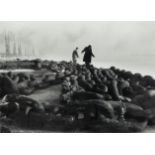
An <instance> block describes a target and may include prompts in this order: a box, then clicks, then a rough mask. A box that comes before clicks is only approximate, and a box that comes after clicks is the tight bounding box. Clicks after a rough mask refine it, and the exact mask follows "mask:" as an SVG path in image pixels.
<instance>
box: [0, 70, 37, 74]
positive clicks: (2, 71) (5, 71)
mask: <svg viewBox="0 0 155 155" xmlns="http://www.w3.org/2000/svg"><path fill="white" fill-rule="evenodd" d="M10 71H11V72H33V71H34V70H33V69H0V73H7V72H10Z"/></svg>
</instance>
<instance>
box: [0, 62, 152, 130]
mask: <svg viewBox="0 0 155 155" xmlns="http://www.w3.org/2000/svg"><path fill="white" fill-rule="evenodd" d="M22 63H23V64H24V62H22ZM33 63H34V64H35V67H34V68H36V69H37V70H38V71H39V72H41V74H39V75H37V74H33V73H29V74H28V73H12V72H8V73H6V74H4V73H3V74H1V76H0V95H1V104H0V112H1V116H2V117H4V116H5V117H9V118H12V119H13V120H15V121H18V122H19V124H23V123H24V125H26V126H27V127H32V126H33V127H37V128H38V127H39V128H41V129H46V130H47V129H48V130H50V131H53V130H55V131H63V132H139V131H143V130H144V129H145V128H146V127H147V126H148V125H154V124H155V80H154V79H153V78H152V77H151V76H142V75H141V74H139V73H136V74H133V73H132V72H129V71H125V70H120V69H117V68H115V67H111V68H108V69H106V68H96V67H94V66H92V65H91V66H90V67H86V66H85V65H79V64H77V66H76V69H75V68H74V67H73V65H72V63H71V62H66V61H61V62H55V61H47V60H46V61H41V60H35V61H34V60H33ZM33 63H32V61H29V62H28V63H26V64H31V65H32V66H33V65H34V64H33ZM31 65H30V66H29V65H28V66H29V67H30V68H31V67H32V66H31ZM42 70H45V71H44V73H45V72H46V71H47V72H48V71H49V72H51V73H53V74H52V75H51V74H46V75H45V74H42ZM53 75H54V76H53ZM57 84H59V85H61V86H62V94H61V97H60V104H54V103H40V102H38V101H36V100H34V99H32V98H30V97H28V96H27V95H29V94H32V93H33V92H34V91H36V90H38V89H44V88H46V87H49V86H51V85H57ZM53 128H54V129H53Z"/></svg>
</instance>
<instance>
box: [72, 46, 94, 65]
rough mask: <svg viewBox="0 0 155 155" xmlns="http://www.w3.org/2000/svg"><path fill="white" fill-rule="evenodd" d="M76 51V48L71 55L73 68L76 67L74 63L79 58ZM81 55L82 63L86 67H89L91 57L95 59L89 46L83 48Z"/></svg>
mask: <svg viewBox="0 0 155 155" xmlns="http://www.w3.org/2000/svg"><path fill="white" fill-rule="evenodd" d="M77 50H78V47H76V49H75V50H74V51H73V54H72V59H73V65H74V66H76V62H77V60H76V59H77V58H78V57H79V56H78V52H77ZM81 53H84V57H83V61H84V62H85V64H86V67H89V66H90V64H91V60H92V57H95V56H94V54H93V52H92V46H91V45H89V46H87V47H85V48H84V49H83V50H82V52H81Z"/></svg>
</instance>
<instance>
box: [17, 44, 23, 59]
mask: <svg viewBox="0 0 155 155" xmlns="http://www.w3.org/2000/svg"><path fill="white" fill-rule="evenodd" d="M21 56H22V47H21V44H20V43H19V45H18V57H21Z"/></svg>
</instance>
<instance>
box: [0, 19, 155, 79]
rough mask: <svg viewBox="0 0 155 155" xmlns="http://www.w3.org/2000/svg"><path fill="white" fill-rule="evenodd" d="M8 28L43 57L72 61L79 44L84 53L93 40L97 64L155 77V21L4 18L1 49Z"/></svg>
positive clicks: (1, 23)
mask: <svg viewBox="0 0 155 155" xmlns="http://www.w3.org/2000/svg"><path fill="white" fill-rule="evenodd" d="M4 32H9V33H11V34H14V35H15V38H16V40H17V41H19V42H21V43H22V44H23V47H24V48H25V49H28V50H29V49H31V48H33V47H34V48H35V51H36V52H37V53H38V57H39V58H42V59H52V60H68V61H69V60H71V54H72V51H73V50H74V48H75V47H76V46H78V47H79V53H81V50H82V49H83V48H84V47H85V46H87V45H89V44H91V45H92V49H93V52H94V54H95V58H94V59H93V63H94V64H101V63H102V64H103V67H104V65H105V67H107V66H116V67H121V68H122V69H127V70H132V71H138V72H141V73H144V74H150V75H153V76H154V77H155V73H154V65H155V62H154V58H155V54H154V51H155V22H0V52H3V51H4ZM79 55H80V59H79V62H82V56H83V55H81V54H79ZM101 66H102V65H101Z"/></svg>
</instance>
